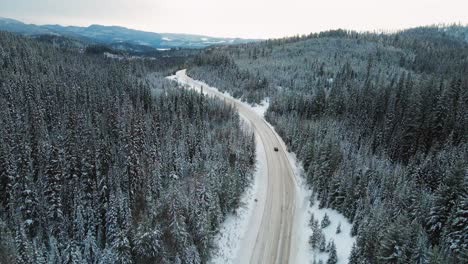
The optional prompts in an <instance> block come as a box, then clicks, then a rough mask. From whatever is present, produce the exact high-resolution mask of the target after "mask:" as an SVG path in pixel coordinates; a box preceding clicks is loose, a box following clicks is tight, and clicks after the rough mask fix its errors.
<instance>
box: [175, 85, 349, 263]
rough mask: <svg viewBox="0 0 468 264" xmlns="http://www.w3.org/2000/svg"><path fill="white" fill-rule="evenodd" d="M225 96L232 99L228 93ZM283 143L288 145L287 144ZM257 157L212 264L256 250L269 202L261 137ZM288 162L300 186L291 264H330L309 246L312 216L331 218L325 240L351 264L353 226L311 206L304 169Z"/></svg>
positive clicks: (222, 229)
mask: <svg viewBox="0 0 468 264" xmlns="http://www.w3.org/2000/svg"><path fill="white" fill-rule="evenodd" d="M168 78H169V79H171V80H176V81H178V82H179V83H182V84H184V82H183V80H179V79H177V77H176V76H170V77H168ZM198 83H199V84H200V86H201V85H206V84H205V83H203V82H198ZM188 88H190V89H194V90H197V91H198V92H201V89H200V87H199V86H190V87H188ZM212 89H216V88H212ZM224 95H225V96H227V97H230V98H232V96H231V95H229V94H228V93H224ZM243 104H244V105H246V106H248V107H250V108H252V110H253V111H255V112H256V113H257V114H258V115H259V116H264V114H265V112H266V110H267V109H268V106H269V100H268V98H267V99H265V100H263V101H262V102H261V104H260V105H254V106H251V105H248V104H247V103H243ZM241 118H242V116H241ZM242 120H243V121H244V122H246V123H248V121H246V120H245V119H243V118H242ZM273 129H274V128H273ZM281 142H282V144H284V142H283V141H281ZM256 153H257V162H256V171H255V174H254V179H253V183H252V185H251V186H250V187H249V188H248V189H247V190H246V191H245V193H244V195H243V196H242V198H241V200H242V204H243V206H241V207H240V208H239V209H238V210H237V211H236V213H235V214H233V215H229V216H228V217H227V218H226V220H225V221H224V222H223V223H222V224H221V227H220V232H219V233H218V234H217V235H216V236H215V238H214V243H215V246H216V248H217V249H216V250H215V252H213V256H212V259H211V260H210V263H213V264H228V263H244V262H245V260H243V259H242V257H243V256H250V254H249V252H241V248H253V245H254V243H255V237H254V236H252V235H251V234H249V232H248V231H249V230H250V228H251V227H252V226H254V225H259V224H260V222H261V213H259V212H258V211H259V210H256V208H257V207H258V208H263V203H264V202H265V199H266V193H265V192H266V190H265V188H263V186H266V182H267V181H268V175H267V171H268V170H267V167H266V156H265V150H264V147H263V144H261V142H260V138H259V137H258V136H256ZM288 158H289V161H290V164H291V166H292V168H293V171H294V174H295V176H296V183H297V185H298V192H297V197H296V199H297V201H298V202H297V208H296V215H295V224H294V232H293V238H292V243H293V245H292V250H295V252H294V251H293V252H292V253H291V255H292V259H291V263H298V264H299V263H300V264H309V263H313V262H314V260H316V261H317V262H318V261H319V260H322V261H324V263H326V260H327V259H328V254H327V253H320V252H318V250H312V249H311V247H310V245H309V237H310V236H311V235H312V229H311V228H310V226H309V220H310V218H311V215H312V214H313V215H314V217H315V219H318V220H319V222H320V221H321V220H322V218H323V216H324V215H325V213H327V214H328V216H329V217H330V221H331V224H330V225H329V226H328V227H326V228H324V229H323V233H324V235H325V239H326V240H327V243H328V242H329V241H330V239H333V240H334V242H335V244H336V249H337V255H338V264H345V263H348V257H349V255H350V253H351V248H352V245H353V243H354V241H355V239H354V238H352V237H351V235H350V233H351V226H352V225H351V223H350V222H349V221H348V220H347V219H346V218H345V217H344V216H343V215H342V214H340V213H338V212H337V211H335V210H332V209H326V208H323V209H319V208H318V204H319V203H318V201H316V202H315V203H314V205H313V206H312V205H311V204H310V202H309V201H310V197H311V195H312V191H311V190H310V189H309V188H308V187H307V185H306V183H305V181H304V179H303V177H302V173H303V169H302V165H301V164H300V163H299V162H298V161H297V159H296V156H295V154H294V153H289V156H288ZM338 224H341V230H342V232H341V233H340V234H336V228H337V225H338ZM246 243H247V244H251V245H252V247H245V246H243V247H241V245H246Z"/></svg>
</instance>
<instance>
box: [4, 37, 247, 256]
mask: <svg viewBox="0 0 468 264" xmlns="http://www.w3.org/2000/svg"><path fill="white" fill-rule="evenodd" d="M180 61H181V60H179V59H177V58H176V57H172V58H159V59H156V60H131V61H128V60H115V59H109V58H106V57H105V56H99V55H88V54H82V53H81V52H80V51H79V50H73V49H68V48H60V47H56V46H53V45H50V44H47V43H41V42H39V41H37V40H33V39H30V38H25V37H19V36H16V35H13V34H10V33H2V32H0V238H1V239H0V263H5V264H7V263H8V264H10V263H18V264H24V263H26V264H27V263H37V264H40V263H122V264H123V263H202V262H205V261H206V259H207V257H208V253H209V249H210V248H211V238H212V237H213V236H214V235H215V234H216V233H217V230H218V227H219V225H220V223H221V222H222V221H223V219H224V217H225V215H226V214H227V213H229V212H231V211H233V210H234V209H236V208H237V207H239V199H240V195H241V194H242V192H243V190H244V189H245V188H246V186H247V185H248V184H249V183H250V178H251V176H252V172H253V165H254V161H255V144H254V137H253V135H252V134H251V133H250V132H246V131H244V130H242V129H241V127H240V124H239V116H238V114H237V113H236V112H235V111H234V110H233V108H232V107H230V106H227V105H225V104H223V103H222V102H221V101H216V100H214V99H208V98H205V97H203V96H201V95H199V94H198V93H196V92H194V91H187V90H184V89H177V88H176V87H175V85H174V84H173V83H171V82H169V81H167V80H165V79H164V77H165V76H167V75H169V74H170V73H171V72H172V71H173V70H175V69H176V67H177V65H180V64H181V62H180ZM148 76H150V77H148Z"/></svg>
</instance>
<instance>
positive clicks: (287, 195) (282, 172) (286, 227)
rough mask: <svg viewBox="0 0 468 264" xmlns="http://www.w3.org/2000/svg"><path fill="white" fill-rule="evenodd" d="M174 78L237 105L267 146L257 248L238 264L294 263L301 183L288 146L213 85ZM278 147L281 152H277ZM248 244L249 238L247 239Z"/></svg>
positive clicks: (255, 228) (252, 232)
mask: <svg viewBox="0 0 468 264" xmlns="http://www.w3.org/2000/svg"><path fill="white" fill-rule="evenodd" d="M173 79H175V80H177V81H178V82H180V83H182V84H186V85H188V86H190V87H192V88H195V89H198V90H200V89H201V90H202V92H203V93H204V94H208V95H210V96H215V97H218V98H220V99H222V100H224V101H225V102H226V103H228V104H231V105H234V106H235V107H236V108H237V109H238V111H239V114H240V115H241V116H242V117H243V118H244V119H246V120H248V121H249V122H250V123H251V125H252V127H253V129H254V131H255V133H256V135H257V138H258V139H260V140H261V143H262V144H263V146H264V149H265V154H266V160H267V167H268V177H267V180H266V184H267V186H266V187H265V188H266V192H265V195H264V197H258V199H259V202H258V204H259V205H260V206H258V208H257V209H256V210H257V211H256V212H255V213H257V214H261V215H260V217H259V218H258V219H261V221H260V223H253V224H252V225H251V227H249V231H248V232H249V233H248V234H247V236H251V237H253V238H254V239H252V241H254V242H253V245H251V244H249V243H244V244H243V245H242V247H243V248H241V250H240V252H242V253H240V256H238V260H237V261H236V262H238V263H252V264H257V263H265V264H275V263H278V264H285V263H294V262H295V261H294V257H295V245H293V244H294V243H295V240H296V239H295V238H294V237H295V234H294V233H295V230H294V228H293V227H294V217H295V213H296V212H295V211H296V200H297V190H296V188H297V184H296V181H295V176H294V172H293V170H292V167H291V164H290V161H289V159H288V155H287V150H286V146H285V145H284V143H283V141H282V140H281V138H280V137H279V136H278V134H277V133H276V132H275V131H274V129H273V128H272V127H271V126H270V125H269V124H268V123H267V122H266V121H265V120H264V118H263V117H260V116H259V115H258V114H257V113H255V112H254V111H253V110H252V109H251V108H249V107H248V106H246V105H244V104H243V103H240V102H239V101H238V100H235V99H233V98H231V97H229V96H227V95H225V94H222V93H220V92H219V91H217V90H215V89H212V88H210V87H209V86H207V85H205V84H203V83H201V82H198V81H195V80H193V79H192V78H190V77H189V76H187V74H186V70H181V71H178V72H177V73H176V76H175V77H173ZM274 147H277V148H278V151H275V150H274ZM246 241H248V239H247V240H246Z"/></svg>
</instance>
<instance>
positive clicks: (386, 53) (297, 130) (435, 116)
mask: <svg viewBox="0 0 468 264" xmlns="http://www.w3.org/2000/svg"><path fill="white" fill-rule="evenodd" d="M463 29H464V30H465V32H468V30H467V29H466V28H460V27H448V28H439V27H428V28H416V29H412V30H407V31H402V32H398V33H392V34H372V33H364V34H361V33H356V32H349V31H344V30H337V31H330V32H324V33H320V34H311V35H309V36H302V37H294V38H290V39H279V40H270V41H265V42H263V43H260V44H245V45H239V46H234V47H229V48H218V49H213V50H211V51H210V52H209V53H208V52H207V53H206V54H205V55H204V56H206V57H212V56H213V54H218V55H216V56H218V57H219V56H225V57H227V59H225V61H230V63H229V64H226V65H227V66H225V65H217V66H216V67H217V68H218V69H217V70H216V71H211V70H210V67H213V66H211V65H210V64H209V63H210V62H209V61H208V62H206V63H208V65H203V66H201V67H200V66H199V67H196V68H195V69H193V70H191V71H190V74H192V75H194V77H196V78H202V79H204V80H206V81H207V82H209V83H212V84H214V85H217V86H218V87H221V88H223V87H224V88H225V89H227V90H228V91H230V92H233V93H236V92H237V91H238V90H237V89H238V88H241V87H242V86H236V84H237V83H238V81H237V80H236V76H235V75H232V74H231V75H230V76H227V77H226V78H224V76H222V74H229V73H230V72H231V71H229V70H226V69H224V68H226V67H227V68H233V67H235V68H237V69H239V71H248V72H250V74H256V75H258V76H259V79H265V81H266V83H268V87H269V90H268V95H269V96H270V98H271V104H270V108H269V109H268V111H267V113H266V118H267V120H268V121H269V122H270V123H271V124H272V125H274V126H275V128H276V130H277V131H278V132H279V134H280V135H281V136H282V137H283V139H284V140H285V141H286V143H287V145H288V146H289V147H290V149H291V150H292V151H294V152H295V153H296V154H298V157H299V158H300V160H301V161H302V162H303V165H304V169H305V177H306V179H307V181H308V183H309V184H310V186H311V187H312V189H313V190H314V192H315V193H316V195H317V196H318V197H319V199H320V206H322V207H331V208H334V209H337V210H339V211H340V212H341V213H343V214H344V215H345V216H347V217H348V218H349V219H351V220H352V221H353V231H352V235H354V236H356V237H357V244H356V246H355V247H354V249H353V252H352V254H351V259H350V263H353V264H354V263H466V262H468V255H467V252H468V213H467V212H468V211H467V203H468V193H467V190H468V142H467V136H468V43H467V42H466V39H463V38H460V37H458V36H460V35H461V34H460V31H461V30H463ZM453 30H456V32H455V33H456V34H455V33H452V31H453ZM202 56H203V55H202ZM223 67H224V68H223ZM220 68H223V69H220ZM219 80H223V81H224V82H221V81H219ZM232 87H234V88H232ZM236 87H237V88H236ZM246 93H251V91H247V92H246ZM263 96H264V91H258V92H257V95H256V96H250V97H249V98H251V100H250V102H259V101H260V100H261V99H262V98H263Z"/></svg>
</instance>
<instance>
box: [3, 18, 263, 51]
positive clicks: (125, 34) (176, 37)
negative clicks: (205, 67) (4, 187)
mask: <svg viewBox="0 0 468 264" xmlns="http://www.w3.org/2000/svg"><path fill="white" fill-rule="evenodd" d="M0 30H3V31H9V32H15V33H19V34H23V35H29V36H37V35H55V36H65V37H71V38H74V39H76V40H79V41H82V42H85V43H92V44H105V45H109V46H112V47H114V48H116V47H117V48H118V47H121V48H122V49H125V50H126V49H127V48H129V47H130V48H131V49H133V50H143V51H145V49H146V48H145V47H151V48H154V49H171V48H205V47H208V46H212V45H221V44H241V43H248V42H253V41H256V40H252V39H239V38H214V37H208V36H201V35H188V34H173V33H154V32H146V31H139V30H134V29H129V28H125V27H119V26H102V25H91V26H89V27H76V26H61V25H34V24H25V23H23V22H21V21H18V20H14V19H9V18H0Z"/></svg>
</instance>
